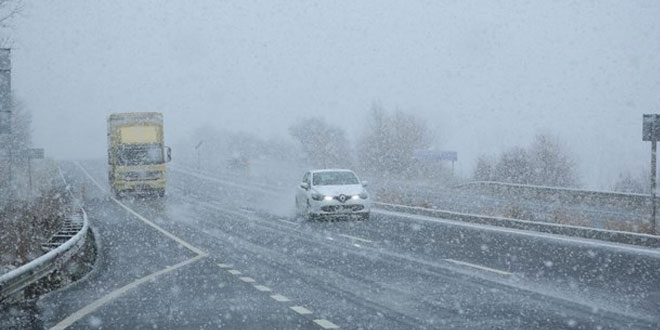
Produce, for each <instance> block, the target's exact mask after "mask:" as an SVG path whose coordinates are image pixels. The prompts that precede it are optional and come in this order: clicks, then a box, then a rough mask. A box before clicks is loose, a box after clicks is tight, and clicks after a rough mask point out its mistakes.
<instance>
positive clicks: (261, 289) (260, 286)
mask: <svg viewBox="0 0 660 330" xmlns="http://www.w3.org/2000/svg"><path fill="white" fill-rule="evenodd" d="M254 288H255V289H257V290H259V291H261V292H270V291H273V290H271V289H270V288H269V287H267V286H263V285H255V286H254Z"/></svg>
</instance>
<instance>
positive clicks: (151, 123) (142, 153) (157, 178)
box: [108, 112, 172, 197]
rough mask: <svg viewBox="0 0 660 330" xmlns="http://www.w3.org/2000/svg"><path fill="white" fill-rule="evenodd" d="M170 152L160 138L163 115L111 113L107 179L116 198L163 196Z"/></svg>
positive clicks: (170, 156)
mask: <svg viewBox="0 0 660 330" xmlns="http://www.w3.org/2000/svg"><path fill="white" fill-rule="evenodd" d="M171 154H172V151H171V149H170V148H169V147H166V146H165V144H164V139H163V114H161V113H158V112H133V113H113V114H111V115H110V116H109V117H108V180H109V183H110V187H111V189H112V193H113V195H114V196H115V197H121V196H123V195H124V194H126V193H135V194H148V195H154V196H159V197H163V196H165V186H166V177H167V175H166V174H167V171H166V167H165V164H166V163H167V162H169V161H170V160H171V159H172V155H171Z"/></svg>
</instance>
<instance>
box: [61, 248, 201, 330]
mask: <svg viewBox="0 0 660 330" xmlns="http://www.w3.org/2000/svg"><path fill="white" fill-rule="evenodd" d="M203 257H204V256H203V255H198V256H196V257H194V258H192V259H188V260H186V261H183V262H180V263H178V264H176V265H174V266H172V267H168V268H165V269H162V270H159V271H157V272H155V273H153V274H150V275H147V276H145V277H143V278H140V279H138V280H137V281H134V282H132V283H129V284H127V285H125V286H123V287H121V288H119V289H117V290H114V291H112V292H110V293H109V294H107V295H105V296H103V297H101V298H99V299H97V300H95V301H94V302H92V303H91V304H89V305H87V306H85V307H83V308H82V309H80V310H79V311H77V312H75V313H73V314H71V315H69V316H68V317H67V318H65V319H64V320H62V321H60V322H59V323H58V324H56V325H55V326H53V327H52V328H50V330H63V329H66V328H67V327H69V326H71V325H72V324H73V323H75V322H76V321H78V320H80V319H81V318H83V317H85V316H87V315H89V314H90V313H92V312H94V311H95V310H96V309H98V308H99V307H101V306H103V305H105V304H107V303H108V302H110V301H111V300H113V299H116V298H118V297H119V296H121V295H123V294H124V293H126V292H127V291H129V290H132V289H134V288H136V287H138V286H139V285H140V284H143V283H146V282H150V281H153V280H154V279H155V278H156V277H158V276H160V275H163V274H166V273H169V272H172V271H174V270H177V269H179V268H181V267H183V266H186V265H188V264H191V263H193V262H195V261H197V260H200V259H202V258H203Z"/></svg>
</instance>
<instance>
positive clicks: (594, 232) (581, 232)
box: [373, 202, 660, 248]
mask: <svg viewBox="0 0 660 330" xmlns="http://www.w3.org/2000/svg"><path fill="white" fill-rule="evenodd" d="M373 205H374V206H377V207H379V208H381V209H383V210H388V211H395V212H402V213H406V214H415V215H424V216H430V217H436V218H442V219H448V220H458V221H463V222H468V223H476V224H482V225H490V226H497V227H506V228H512V229H521V230H529V231H536V232H542V233H549V234H558V235H566V236H573V237H580V238H587V239H596V240H601V241H608V242H614V243H623V244H631V245H638V246H644V247H650V248H660V236H656V235H648V234H637V233H630V232H623V231H616V230H605V229H596V228H587V227H579V226H571V225H562V224H555V223H545V222H536V221H528V220H519V219H511V218H504V217H489V216H483V215H475V214H468V213H458V212H450V211H444V210H435V209H429V208H423V207H415V206H405V205H397V204H388V203H378V202H375V203H373Z"/></svg>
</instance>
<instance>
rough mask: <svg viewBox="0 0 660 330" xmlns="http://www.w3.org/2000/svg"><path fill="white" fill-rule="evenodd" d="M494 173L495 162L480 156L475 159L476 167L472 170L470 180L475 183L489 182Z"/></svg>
mask: <svg viewBox="0 0 660 330" xmlns="http://www.w3.org/2000/svg"><path fill="white" fill-rule="evenodd" d="M494 171H495V162H494V161H493V160H492V159H490V158H489V157H487V156H484V155H481V156H479V158H477V165H476V166H475V169H474V174H473V175H472V178H473V179H474V180H475V181H490V180H493V176H494V175H495V174H494Z"/></svg>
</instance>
